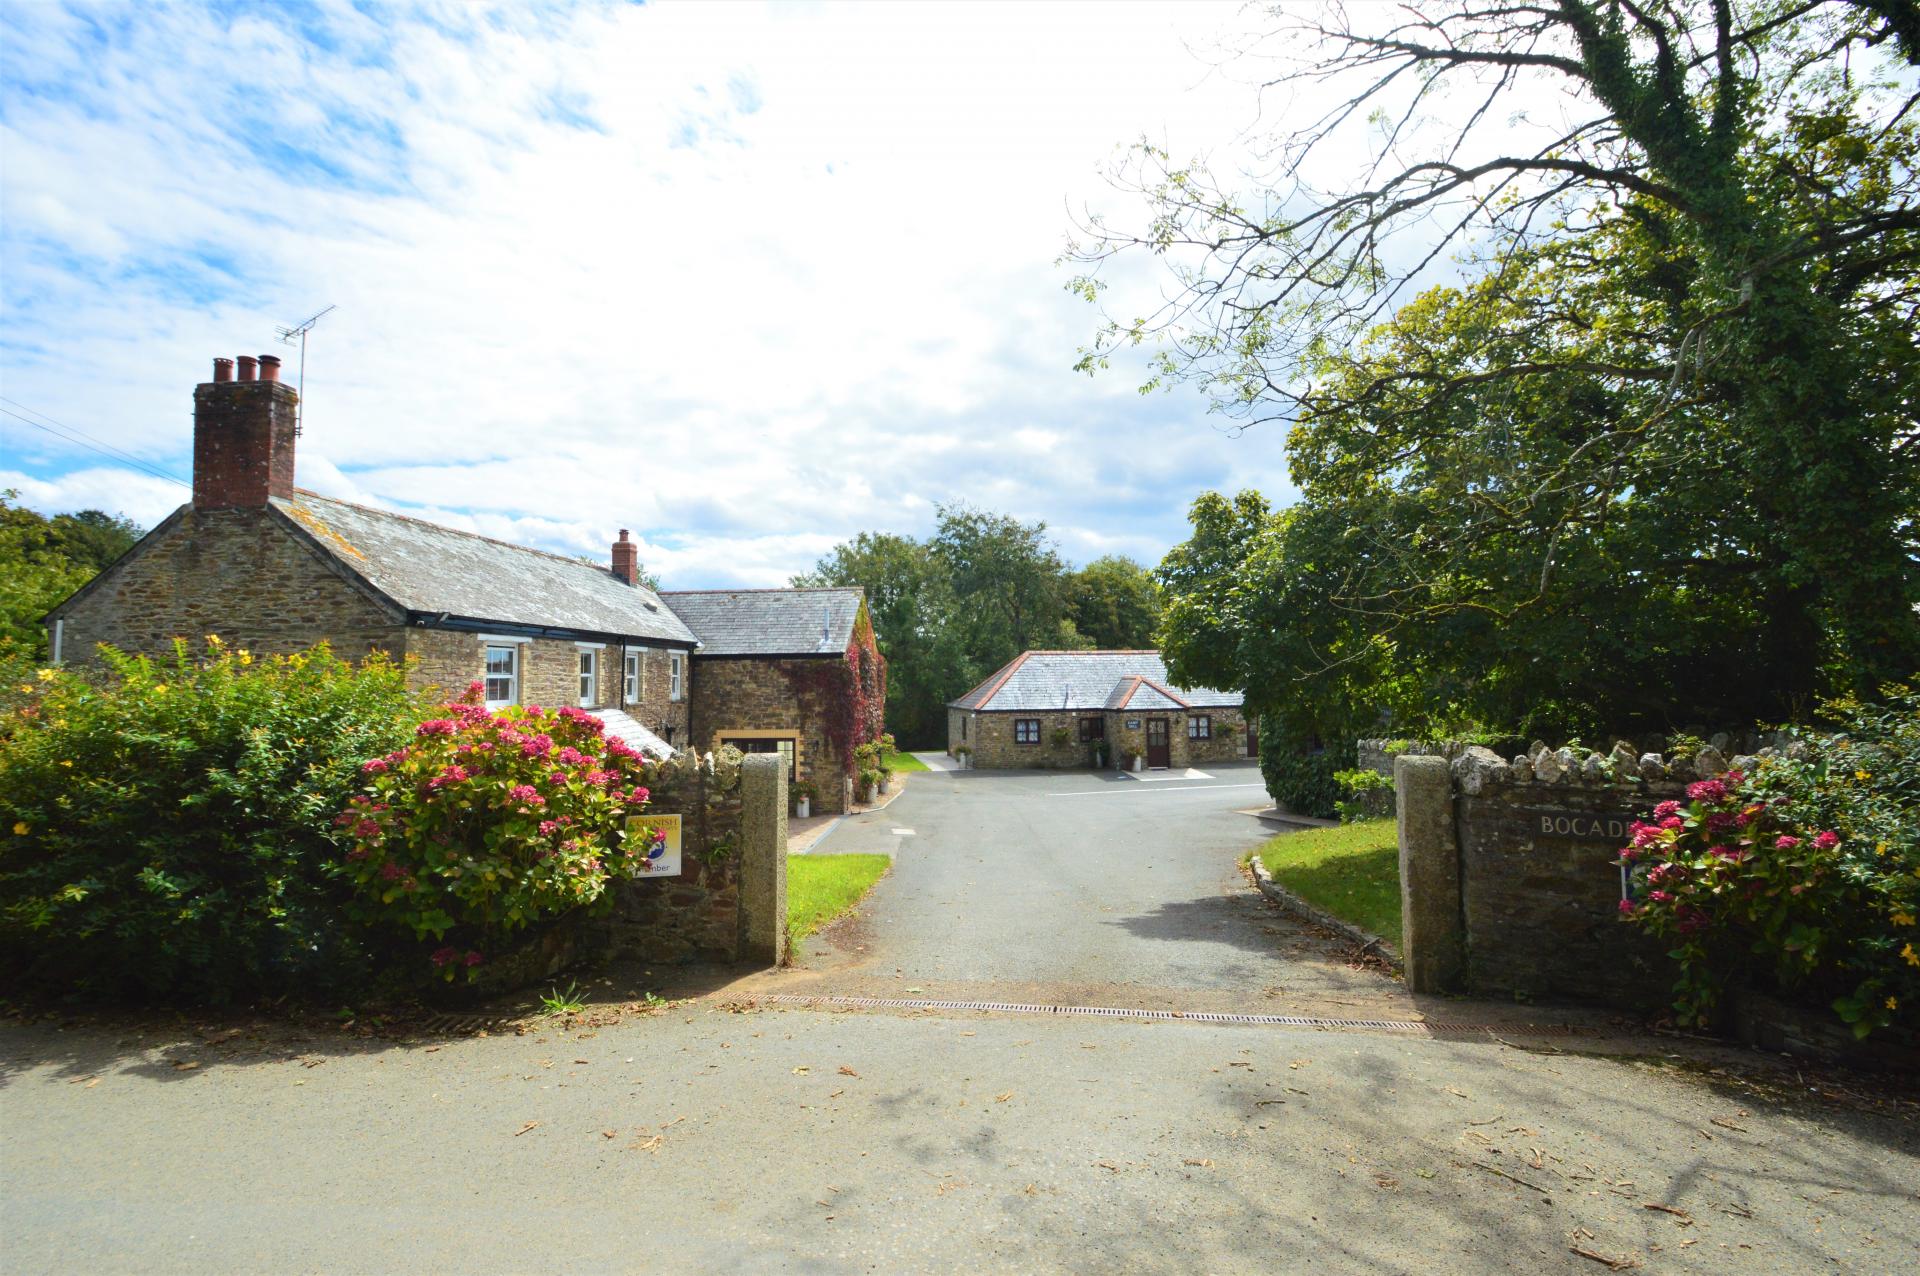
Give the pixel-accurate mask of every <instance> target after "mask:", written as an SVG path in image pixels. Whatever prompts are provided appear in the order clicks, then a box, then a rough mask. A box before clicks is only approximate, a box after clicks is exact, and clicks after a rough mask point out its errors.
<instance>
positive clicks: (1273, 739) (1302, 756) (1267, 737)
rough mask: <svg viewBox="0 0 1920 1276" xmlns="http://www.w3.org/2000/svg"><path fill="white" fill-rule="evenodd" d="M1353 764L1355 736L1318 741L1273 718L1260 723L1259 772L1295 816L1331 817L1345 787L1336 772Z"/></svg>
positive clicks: (1335, 814) (1281, 803)
mask: <svg viewBox="0 0 1920 1276" xmlns="http://www.w3.org/2000/svg"><path fill="white" fill-rule="evenodd" d="M1353 765H1354V749H1353V736H1352V734H1351V733H1343V734H1342V735H1341V736H1340V737H1339V738H1338V739H1335V740H1329V741H1324V742H1323V741H1317V740H1314V739H1312V738H1305V739H1303V738H1300V737H1298V736H1295V735H1292V734H1290V733H1288V732H1286V731H1285V730H1283V729H1281V728H1280V727H1279V725H1278V724H1276V723H1275V722H1274V720H1273V719H1272V718H1270V717H1269V718H1263V719H1262V720H1261V723H1260V775H1261V778H1262V779H1264V780H1265V781H1266V782H1267V792H1268V793H1269V794H1270V795H1271V796H1272V797H1273V800H1274V801H1275V802H1277V803H1279V804H1280V805H1281V806H1284V807H1285V808H1286V809H1287V810H1289V811H1291V812H1293V813H1294V814H1295V815H1311V816H1314V817H1316V818H1319V819H1324V820H1331V819H1334V818H1336V817H1338V815H1339V814H1340V812H1339V807H1338V803H1339V802H1340V801H1341V799H1343V798H1345V797H1346V795H1347V794H1346V789H1345V788H1344V786H1342V785H1341V784H1340V782H1339V781H1338V780H1336V779H1334V773H1335V772H1338V771H1345V770H1348V769H1350V768H1351V767H1352V766H1353Z"/></svg>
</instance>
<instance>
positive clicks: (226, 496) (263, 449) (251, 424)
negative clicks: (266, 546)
mask: <svg viewBox="0 0 1920 1276" xmlns="http://www.w3.org/2000/svg"><path fill="white" fill-rule="evenodd" d="M236 363H238V364H239V365H240V367H239V373H240V375H239V378H238V381H239V382H242V383H244V382H256V383H255V384H251V385H247V384H236V383H235V377H234V375H233V374H234V371H235V369H234V364H236ZM279 363H280V360H279V359H277V358H275V357H274V356H273V355H265V356H263V357H260V358H255V357H253V356H252V355H244V354H243V355H241V356H240V357H239V358H238V359H215V360H214V361H213V383H212V384H211V385H206V384H203V385H198V386H195V387H194V391H193V505H194V508H195V509H200V510H233V509H264V508H265V507H266V505H267V503H268V502H269V501H270V500H272V499H273V498H274V497H280V498H282V499H289V498H291V497H292V496H293V460H294V457H293V451H294V423H295V419H296V416H297V413H298V410H299V403H300V396H299V395H297V394H296V393H294V389H293V387H292V386H290V385H287V384H286V383H285V382H283V381H281V380H280V379H279ZM260 373H264V374H265V375H263V376H261V375H258V374H260ZM256 378H257V381H256Z"/></svg>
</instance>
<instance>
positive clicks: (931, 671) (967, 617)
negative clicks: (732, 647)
mask: <svg viewBox="0 0 1920 1276" xmlns="http://www.w3.org/2000/svg"><path fill="white" fill-rule="evenodd" d="M793 583H794V584H795V585H798V586H820V585H859V586H861V587H863V588H864V589H865V590H866V591H867V606H868V607H869V609H870V610H871V611H872V613H873V625H874V629H875V630H876V631H877V632H878V634H879V639H880V650H881V654H883V655H884V656H886V658H887V725H888V728H889V729H890V730H891V731H892V732H893V734H894V736H895V737H896V738H897V739H898V740H899V741H900V744H901V747H902V748H916V749H923V748H940V747H943V746H944V745H945V743H946V732H947V728H946V703H947V702H948V701H949V700H952V699H954V698H955V697H957V696H960V695H962V694H964V693H965V692H966V691H967V690H968V689H970V688H971V687H972V686H973V685H974V684H975V683H977V682H979V681H980V680H981V679H982V678H985V677H986V676H987V675H988V674H990V673H992V672H993V671H994V670H995V669H998V668H999V667H1000V666H1001V665H1003V664H1005V663H1006V662H1007V661H1009V660H1011V659H1013V658H1014V657H1015V656H1017V655H1018V654H1020V653H1021V652H1022V651H1026V650H1028V649H1029V648H1036V647H1039V648H1048V647H1050V648H1060V649H1067V650H1079V649H1094V648H1112V647H1151V646H1153V645H1154V630H1155V627H1156V626H1157V625H1158V623H1159V618H1160V600H1159V591H1158V588H1157V587H1156V585H1155V583H1154V579H1153V576H1152V573H1151V572H1149V571H1148V569H1147V568H1145V567H1143V566H1141V565H1140V564H1139V563H1137V562H1134V561H1133V560H1132V559H1130V558H1124V557H1119V556H1108V557H1104V558H1097V559H1095V560H1093V561H1092V562H1090V563H1088V564H1086V565H1085V566H1084V567H1079V568H1073V567H1070V566H1069V565H1068V564H1067V562H1066V560H1065V559H1063V558H1062V557H1061V556H1060V552H1059V550H1058V548H1057V546H1056V545H1055V544H1054V542H1053V540H1052V538H1051V537H1049V536H1048V535H1047V525H1046V524H1045V523H1044V522H1033V523H1023V522H1021V521H1020V520H1019V519H1016V518H1013V517H1011V516H1009V515H1005V514H994V513H990V512H988V511H985V510H978V509H974V508H972V507H971V506H968V505H962V504H956V505H943V506H940V507H939V522H938V525H937V527H936V529H935V531H934V534H933V535H932V536H930V537H928V538H927V539H925V540H916V539H915V538H913V537H911V536H898V535H894V534H893V533H890V532H862V533H860V534H859V535H858V536H856V537H854V538H853V539H852V540H850V541H847V542H845V543H843V544H841V545H839V546H838V547H836V548H835V549H834V551H833V552H832V553H831V554H828V555H827V556H826V557H825V558H822V559H821V560H820V561H819V563H818V564H816V565H815V567H814V569H813V570H812V571H811V572H807V573H805V574H803V575H799V576H795V577H794V578H793Z"/></svg>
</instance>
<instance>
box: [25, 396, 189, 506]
mask: <svg viewBox="0 0 1920 1276" xmlns="http://www.w3.org/2000/svg"><path fill="white" fill-rule="evenodd" d="M0 403H11V404H13V406H14V407H15V408H19V409H20V411H18V412H15V411H14V410H13V409H12V408H0V412H4V413H6V415H8V416H10V417H13V418H15V419H16V420H19V421H24V422H25V423H26V424H28V425H30V426H32V427H33V428H34V429H36V430H40V431H43V432H45V433H47V434H51V435H53V436H54V437H55V438H57V439H62V440H64V441H66V442H68V443H72V444H74V445H76V446H78V447H83V448H85V449H87V450H88V451H89V452H98V453H99V454H100V455H101V456H104V457H106V458H107V459H109V460H114V461H119V462H120V463H121V464H123V465H130V466H132V467H133V468H134V469H136V470H139V471H140V472H141V473H142V474H148V475H151V476H152V477H154V478H157V479H165V480H166V481H167V482H169V483H178V484H179V485H180V486H181V487H185V488H192V486H193V484H191V483H189V482H187V481H186V480H185V479H183V478H181V477H180V476H179V475H177V474H169V473H167V472H166V471H165V470H163V469H161V468H160V467H159V466H157V465H154V464H153V463H151V462H149V461H143V460H141V459H140V458H139V457H137V456H134V455H133V454H132V453H130V452H124V451H122V450H121V449H119V448H117V447H115V446H113V444H111V443H106V442H103V441H101V440H100V439H96V438H94V437H93V436H92V435H91V434H88V433H86V432H85V431H84V430H81V429H78V428H76V427H74V426H71V425H66V424H63V423H61V422H59V421H56V420H54V419H53V418H52V417H50V416H48V415H47V414H46V413H44V412H41V411H39V410H37V409H35V408H30V407H28V406H27V405H26V404H24V403H22V402H20V401H19V400H18V399H9V398H7V397H6V396H5V395H0ZM28 413H31V414H32V415H31V416H29V415H27V414H28ZM34 417H39V418H40V420H38V421H36V420H34V419H33V418H34ZM42 422H45V424H42Z"/></svg>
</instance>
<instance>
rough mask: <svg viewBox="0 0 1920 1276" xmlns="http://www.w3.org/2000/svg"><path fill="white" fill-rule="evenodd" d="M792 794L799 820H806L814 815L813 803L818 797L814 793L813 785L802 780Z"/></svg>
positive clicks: (795, 786)
mask: <svg viewBox="0 0 1920 1276" xmlns="http://www.w3.org/2000/svg"><path fill="white" fill-rule="evenodd" d="M790 792H791V794H792V796H793V813H794V815H795V816H796V817H798V818H799V819H803V820H804V819H806V818H807V817H808V816H809V815H811V814H812V813H813V801H814V798H815V797H817V796H818V795H817V794H816V793H815V792H814V788H813V785H811V784H809V783H807V782H806V781H805V780H802V781H800V783H798V784H796V785H794V786H793V788H792V789H791V790H790Z"/></svg>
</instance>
